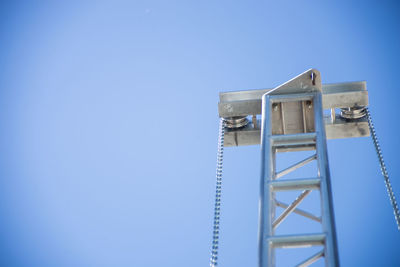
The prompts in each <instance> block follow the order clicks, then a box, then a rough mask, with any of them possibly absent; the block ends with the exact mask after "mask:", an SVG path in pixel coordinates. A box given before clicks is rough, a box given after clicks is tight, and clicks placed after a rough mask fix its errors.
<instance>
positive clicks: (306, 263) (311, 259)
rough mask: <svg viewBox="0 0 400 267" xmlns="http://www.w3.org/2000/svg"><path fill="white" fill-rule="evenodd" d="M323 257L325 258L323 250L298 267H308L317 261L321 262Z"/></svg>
mask: <svg viewBox="0 0 400 267" xmlns="http://www.w3.org/2000/svg"><path fill="white" fill-rule="evenodd" d="M323 256H324V251H323V250H321V251H320V252H318V253H315V254H314V255H312V256H311V257H309V258H308V259H306V260H305V261H302V262H301V263H300V264H298V265H297V266H296V267H307V266H309V265H311V264H313V263H314V262H316V261H317V260H319V259H320V258H322V257H323Z"/></svg>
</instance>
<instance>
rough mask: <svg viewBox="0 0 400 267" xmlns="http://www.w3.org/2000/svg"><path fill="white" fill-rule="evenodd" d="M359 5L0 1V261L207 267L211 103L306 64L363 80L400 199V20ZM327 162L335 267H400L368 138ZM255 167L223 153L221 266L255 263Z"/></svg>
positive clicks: (394, 13) (391, 7) (333, 77)
mask: <svg viewBox="0 0 400 267" xmlns="http://www.w3.org/2000/svg"><path fill="white" fill-rule="evenodd" d="M349 2H350V1H335V2H324V1H318V2H316V1H303V2H301V3H300V2H298V1H279V3H278V1H235V2H232V1H85V2H83V1H76V2H74V1H65V2H64V3H61V2H58V3H56V2H50V1H37V2H36V3H32V2H29V1H26V2H24V1H9V2H8V3H7V2H6V1H3V2H2V3H1V4H0V14H1V19H0V48H1V49H0V58H1V61H0V88H1V90H0V123H1V124H0V125H1V132H0V146H1V153H0V216H1V223H0V225H1V227H0V248H1V250H0V253H1V257H0V263H1V264H0V265H2V266H10V267H14V266H18V267H19V266H76V267H78V266H87V267H90V266H167V267H168V266H174V267H176V266H193V267H196V266H207V265H208V260H209V255H210V244H211V230H212V214H213V211H212V209H213V201H214V199H213V198H214V186H215V157H216V145H217V128H218V113H217V103H218V92H220V91H232V90H244V89H255V88H268V87H274V86H277V85H279V84H281V83H282V82H285V81H286V80H288V79H290V78H292V77H293V76H295V75H297V74H299V73H301V72H303V71H305V70H307V69H309V68H311V67H313V68H317V69H318V70H319V71H320V72H321V75H322V81H323V82H324V83H332V82H345V81H359V80H366V81H367V88H368V91H369V96H370V110H371V113H372V115H373V119H374V122H375V124H376V128H377V132H378V136H379V138H380V140H381V147H382V149H383V152H384V156H385V160H386V162H387V166H388V171H389V174H390V175H391V177H392V184H393V188H394V190H395V193H397V194H396V196H397V197H398V198H400V179H399V177H400V168H399V165H398V158H397V156H396V153H397V152H398V150H399V149H400V141H399V138H398V134H397V131H398V130H399V127H398V125H397V122H398V112H399V111H398V109H397V107H398V106H399V104H398V99H399V93H398V88H399V82H398V76H399V75H398V70H397V69H398V62H399V61H400V53H399V51H400V50H399V48H400V28H399V26H400V25H399V24H400V18H399V17H398V14H399V11H400V7H399V6H398V5H397V4H396V2H395V1H379V2H378V1H376V2H374V1H354V2H352V3H349ZM328 150H329V159H330V168H331V176H332V184H333V197H334V208H335V215H336V226H337V235H338V243H339V255H340V262H341V264H342V266H399V265H400V256H399V255H398V247H399V246H400V232H399V231H398V230H397V228H396V225H395V221H394V219H393V212H392V210H391V206H390V203H389V201H388V197H387V194H386V189H385V187H384V183H383V179H382V177H381V176H380V171H379V166H378V163H377V159H376V155H375V151H374V149H373V146H372V142H371V140H370V139H369V138H359V139H351V140H350V139H348V140H333V141H329V144H328ZM259 156H260V148H259V147H258V146H252V147H240V148H230V149H226V150H225V161H224V183H223V204H222V205H223V206H222V221H221V224H222V225H221V247H220V248H221V249H220V266H229V267H233V266H256V262H257V258H256V257H257V223H258V218H257V216H258V206H257V205H258V192H259V188H258V186H259V174H260V159H259ZM304 208H307V206H304ZM283 266H284V265H283ZM316 266H317V265H316Z"/></svg>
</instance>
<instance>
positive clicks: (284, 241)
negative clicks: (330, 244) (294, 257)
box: [267, 234, 325, 248]
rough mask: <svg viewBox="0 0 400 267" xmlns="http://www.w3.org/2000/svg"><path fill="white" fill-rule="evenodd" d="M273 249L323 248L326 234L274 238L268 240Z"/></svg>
mask: <svg viewBox="0 0 400 267" xmlns="http://www.w3.org/2000/svg"><path fill="white" fill-rule="evenodd" d="M267 242H269V243H270V244H271V246H272V247H273V248H299V247H311V246H323V245H324V243H325V235H324V234H309V235H287V236H274V237H270V238H268V239H267Z"/></svg>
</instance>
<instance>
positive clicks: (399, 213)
mask: <svg viewBox="0 0 400 267" xmlns="http://www.w3.org/2000/svg"><path fill="white" fill-rule="evenodd" d="M365 110H366V113H367V119H368V125H369V130H370V132H371V137H372V141H373V143H374V146H375V150H376V154H377V155H378V160H379V164H380V166H381V171H382V175H383V178H384V179H385V185H386V190H387V192H388V194H389V199H390V203H391V204H392V207H393V213H394V218H395V219H396V223H397V228H398V229H399V230H400V211H399V207H398V206H397V202H396V198H395V196H394V193H393V189H392V185H391V184H390V180H389V174H388V172H387V169H386V165H385V162H384V160H383V154H382V150H381V147H380V145H379V141H378V137H377V136H376V131H375V127H374V124H373V123H372V118H371V113H370V112H369V109H368V108H366V109H365Z"/></svg>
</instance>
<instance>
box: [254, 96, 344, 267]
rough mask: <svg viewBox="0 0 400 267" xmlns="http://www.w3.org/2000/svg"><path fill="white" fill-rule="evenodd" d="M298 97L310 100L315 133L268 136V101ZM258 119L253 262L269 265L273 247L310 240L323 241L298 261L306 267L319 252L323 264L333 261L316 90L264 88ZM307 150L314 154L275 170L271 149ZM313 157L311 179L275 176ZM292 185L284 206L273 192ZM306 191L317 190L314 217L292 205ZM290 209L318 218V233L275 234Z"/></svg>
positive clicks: (328, 193) (319, 101) (334, 245)
mask: <svg viewBox="0 0 400 267" xmlns="http://www.w3.org/2000/svg"><path fill="white" fill-rule="evenodd" d="M299 99H300V100H302V101H303V100H305V99H308V100H309V101H310V102H311V103H313V112H314V114H313V115H314V129H315V132H304V133H295V134H279V135H276V134H275V135H274V134H273V133H272V127H273V126H272V115H271V114H272V112H273V111H272V109H273V105H274V103H282V102H290V101H299ZM261 120H262V126H261V149H262V160H261V164H262V167H261V186H260V189H261V192H260V198H261V201H260V210H259V212H260V217H259V218H260V223H259V266H260V267H272V266H275V248H298V247H307V246H315V245H319V246H323V250H322V251H320V252H318V253H316V254H314V255H312V256H310V257H309V258H307V259H305V260H304V261H303V262H301V263H299V265H298V266H308V265H310V264H312V263H313V262H315V261H317V260H318V259H319V258H321V257H325V265H326V266H329V267H332V266H339V261H338V252H337V241H336V233H335V222H334V213H333V206H332V193H331V185H330V173H329V164H328V156H327V146H326V133H325V126H324V120H323V104H322V94H321V91H318V90H315V91H313V92H311V93H309V92H307V93H304V94H284V95H279V94H278V95H270V94H268V93H267V94H265V95H264V96H263V98H262V119H261ZM310 149H315V151H316V153H315V154H314V155H312V156H311V157H308V158H306V159H304V160H302V161H300V162H298V163H297V164H294V165H292V166H290V167H288V168H286V169H284V170H283V171H281V172H277V170H276V153H277V152H278V151H299V150H300V151H301V150H310ZM314 160H316V161H317V166H318V175H317V176H316V177H315V178H306V179H305V178H300V179H290V180H287V179H285V180H279V178H281V177H282V176H284V175H286V174H288V173H290V172H292V171H293V170H295V169H298V168H300V167H302V166H304V165H306V164H307V163H309V162H311V161H314ZM292 190H297V191H298V190H302V193H301V194H300V195H299V196H298V197H297V198H296V199H295V200H294V201H293V202H292V203H291V204H289V205H288V204H285V203H282V202H280V201H277V200H276V199H275V193H276V192H279V191H292ZM311 190H319V191H320V201H321V216H320V217H319V216H316V215H313V214H311V213H309V212H306V211H303V210H301V209H298V208H297V206H298V205H299V204H300V203H301V202H302V201H303V200H304V198H305V197H306V196H307V195H308V194H309V193H310V192H311ZM277 206H279V207H283V208H284V211H283V212H282V214H281V215H279V216H278V217H277V218H275V217H276V207H277ZM293 212H294V213H297V214H299V215H302V216H304V217H306V218H309V219H311V220H314V221H318V222H320V223H321V225H322V232H320V233H312V234H310V233H305V234H301V235H285V236H277V235H276V234H275V230H276V228H277V227H278V226H279V225H280V224H281V223H282V222H283V221H284V220H285V219H286V218H287V217H288V216H289V215H290V214H291V213H293Z"/></svg>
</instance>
